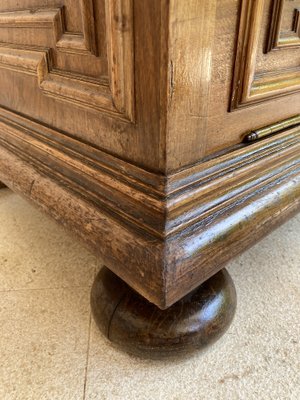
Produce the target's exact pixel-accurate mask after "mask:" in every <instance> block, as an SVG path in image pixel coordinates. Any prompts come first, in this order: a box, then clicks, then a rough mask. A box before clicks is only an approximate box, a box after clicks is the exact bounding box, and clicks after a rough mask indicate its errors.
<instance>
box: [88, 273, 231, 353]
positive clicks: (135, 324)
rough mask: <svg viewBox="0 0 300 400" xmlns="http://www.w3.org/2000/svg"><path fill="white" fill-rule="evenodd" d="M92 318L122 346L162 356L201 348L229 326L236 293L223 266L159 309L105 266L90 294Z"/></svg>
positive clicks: (128, 349)
mask: <svg viewBox="0 0 300 400" xmlns="http://www.w3.org/2000/svg"><path fill="white" fill-rule="evenodd" d="M91 306H92V311H93V315H94V319H95V321H96V323H97V325H98V327H99V328H100V330H101V331H102V332H103V333H104V335H105V336H106V337H107V338H108V339H109V340H111V341H112V342H113V343H115V344H116V345H118V346H119V347H121V348H122V349H123V350H125V351H127V352H129V353H133V354H136V355H139V356H146V357H151V358H162V357H166V356H173V355H174V356H176V355H182V354H186V353H188V352H191V351H193V350H199V349H203V348H204V347H206V346H207V345H209V344H211V343H213V342H214V341H216V340H217V339H218V338H220V337H221V336H222V335H223V333H224V332H225V331H226V330H227V328H228V327H229V325H230V323H231V321H232V319H233V316H234V312H235V308H236V292H235V288H234V284H233V282H232V279H231V277H230V275H229V274H228V272H227V271H226V270H225V269H223V270H222V271H220V272H218V273H217V274H216V275H214V276H213V277H212V278H210V279H209V280H207V281H206V282H204V283H203V284H202V285H201V286H199V287H198V288H197V289H196V290H194V291H193V292H191V293H190V294H189V295H187V296H186V297H184V298H183V299H182V300H180V301H179V302H177V303H176V304H174V305H173V306H171V307H170V308H168V309H167V310H160V309H159V308H158V307H156V306H155V305H153V304H151V303H149V302H148V301H147V300H145V299H144V298H143V297H142V296H140V295H139V294H137V293H136V292H135V291H134V290H132V289H131V288H130V287H129V286H128V285H127V284H126V283H124V282H123V281H122V280H121V279H119V278H118V277H117V276H116V275H115V274H113V273H112V272H111V271H110V270H109V269H107V268H103V269H102V270H101V271H100V272H99V274H98V276H97V277H96V280H95V282H94V285H93V288H92V294H91Z"/></svg>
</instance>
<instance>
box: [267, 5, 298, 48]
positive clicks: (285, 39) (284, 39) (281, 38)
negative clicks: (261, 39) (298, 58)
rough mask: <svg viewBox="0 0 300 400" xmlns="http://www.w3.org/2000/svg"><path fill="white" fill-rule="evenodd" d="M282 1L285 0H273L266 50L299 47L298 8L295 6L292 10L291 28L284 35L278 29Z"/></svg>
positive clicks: (282, 6) (282, 7)
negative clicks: (293, 12)
mask: <svg viewBox="0 0 300 400" xmlns="http://www.w3.org/2000/svg"><path fill="white" fill-rule="evenodd" d="M284 1H285V0H274V4H273V13H272V18H271V25H270V33H269V39H268V44H267V52H269V51H272V50H279V49H286V48H291V47H300V8H295V10H294V11H295V15H294V21H293V28H292V30H291V31H290V32H288V33H287V34H285V35H282V33H281V31H280V27H281V19H282V13H283V9H284Z"/></svg>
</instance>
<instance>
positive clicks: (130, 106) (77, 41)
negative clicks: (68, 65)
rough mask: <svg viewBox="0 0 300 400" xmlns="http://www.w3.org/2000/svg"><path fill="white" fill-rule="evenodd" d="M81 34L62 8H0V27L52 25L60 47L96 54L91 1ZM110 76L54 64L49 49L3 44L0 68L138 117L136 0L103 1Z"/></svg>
mask: <svg viewBox="0 0 300 400" xmlns="http://www.w3.org/2000/svg"><path fill="white" fill-rule="evenodd" d="M80 4H81V13H82V22H83V33H82V34H72V33H70V32H66V31H65V29H64V26H65V24H64V10H63V8H53V9H37V10H19V11H11V12H2V13H0V27H1V26H2V27H10V28H15V29H17V28H21V27H27V28H33V29H35V28H36V29H37V28H38V29H52V32H53V34H54V37H55V41H56V48H57V49H58V50H59V51H62V52H71V53H77V54H82V56H84V55H85V54H87V53H90V54H93V55H97V46H96V38H95V19H94V15H93V0H88V1H85V0H81V2H80ZM105 11H106V12H105V14H106V21H105V23H106V38H107V61H108V70H109V76H108V80H106V79H103V78H102V79H100V80H99V81H98V80H97V81H95V80H92V79H89V78H88V77H85V76H78V75H76V74H72V73H69V72H68V73H67V72H66V73H64V72H63V71H56V70H55V69H53V68H52V61H51V49H48V48H43V49H41V48H36V47H30V46H25V45H24V46H23V45H17V44H13V43H0V68H7V69H9V70H15V71H18V72H23V73H27V74H31V75H36V76H37V81H38V85H39V88H40V89H41V90H42V91H43V93H44V94H45V95H48V96H51V97H54V98H56V99H59V100H60V101H65V102H70V103H72V104H77V105H79V106H81V107H85V108H87V109H89V110H91V111H92V110H96V111H100V112H102V113H107V114H109V115H113V116H115V117H118V118H121V119H122V120H125V121H128V122H134V103H135V101H134V39H133V3H132V0H105Z"/></svg>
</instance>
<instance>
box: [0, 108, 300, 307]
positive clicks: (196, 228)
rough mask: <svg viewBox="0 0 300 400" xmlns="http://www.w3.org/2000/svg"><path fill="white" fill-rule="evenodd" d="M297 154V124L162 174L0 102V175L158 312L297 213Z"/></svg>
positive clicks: (299, 186)
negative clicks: (64, 228)
mask: <svg viewBox="0 0 300 400" xmlns="http://www.w3.org/2000/svg"><path fill="white" fill-rule="evenodd" d="M299 151H300V126H298V127H294V128H291V129H289V130H287V131H284V132H282V133H278V134H276V135H274V136H270V137H269V138H265V139H264V140H261V141H258V142H254V143H253V144H251V145H248V146H243V147H238V148H235V149H229V151H228V152H224V153H222V154H219V155H217V156H215V157H213V158H211V159H207V160H205V161H203V162H201V163H198V164H195V165H192V166H190V167H187V168H184V169H181V170H179V171H176V172H174V173H170V174H168V175H162V174H160V173H155V172H151V171H147V170H144V169H143V168H140V167H138V166H136V165H134V164H131V163H129V162H127V161H124V160H121V159H119V158H117V157H114V156H113V155H111V154H107V153H105V152H103V151H101V150H100V149H97V148H94V147H91V146H89V145H88V144H85V143H81V142H78V140H76V139H74V138H72V137H69V136H66V135H64V134H63V133H62V132H59V131H56V130H55V129H53V128H50V127H48V126H44V125H43V124H41V123H38V122H35V121H33V120H31V119H29V118H25V117H23V116H21V115H18V114H16V113H13V112H11V111H8V110H5V109H1V108H0V181H2V182H4V183H5V184H7V186H10V187H12V188H13V189H14V190H15V191H16V192H19V193H22V194H23V195H25V196H27V197H28V198H29V199H31V200H32V201H33V202H34V203H35V204H37V205H39V206H40V207H41V208H42V209H43V210H44V211H47V212H48V213H49V214H50V215H52V216H53V217H54V218H56V219H57V220H58V221H60V222H61V223H63V224H64V225H65V226H67V227H69V228H70V229H71V230H72V232H74V233H77V235H79V236H80V237H81V238H82V239H83V240H84V241H86V243H87V244H89V246H90V247H91V248H92V249H93V250H94V251H95V253H96V254H98V255H100V256H101V258H102V259H103V260H104V262H105V263H107V265H109V267H110V268H111V269H112V270H113V271H114V272H115V273H116V274H117V275H119V276H120V277H121V278H122V279H124V280H125V281H126V282H127V283H128V284H129V285H130V286H132V287H133V288H134V289H135V290H137V291H138V292H140V293H141V294H142V295H143V296H144V297H146V298H147V299H148V300H150V301H151V302H153V303H155V304H156V305H158V306H159V307H160V308H166V307H168V306H170V305H172V304H173V303H175V302H176V301H178V300H179V299H180V298H182V297H183V296H184V295H186V294H187V293H189V292H190V291H191V290H193V289H194V288H196V287H197V286H199V285H200V284H201V283H202V282H204V281H206V280H207V279H208V278H209V277H210V276H212V275H214V274H215V273H217V272H218V271H219V270H220V268H221V267H222V266H223V265H224V264H226V262H227V261H229V260H230V259H232V257H234V256H236V255H238V254H239V253H240V252H242V251H243V250H245V249H248V248H249V247H250V246H251V245H252V244H254V243H255V242H257V240H259V239H260V238H262V237H263V236H264V235H265V234H267V233H268V231H269V230H272V228H274V227H275V226H276V225H278V224H279V223H281V222H283V221H284V220H285V219H286V218H288V217H289V216H292V215H293V214H294V213H295V212H296V211H297V210H299V207H300V159H299ZM83 155H84V157H83ZM124 171H126V173H125V174H124ZM103 232H104V233H105V234H103ZM116 237H117V242H116ZM116 243H117V245H116ZM237 243H238V245H237ZM120 260H122V262H121V263H120V262H118V261H120Z"/></svg>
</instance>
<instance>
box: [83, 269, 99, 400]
mask: <svg viewBox="0 0 300 400" xmlns="http://www.w3.org/2000/svg"><path fill="white" fill-rule="evenodd" d="M97 272H98V268H97V267H96V266H95V267H94V276H93V278H94V279H93V280H94V281H95V279H96V275H97ZM91 326H92V310H91V308H90V319H89V329H88V344H87V352H86V362H85V372H84V384H83V400H85V398H86V388H87V374H88V368H89V360H90V346H91Z"/></svg>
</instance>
